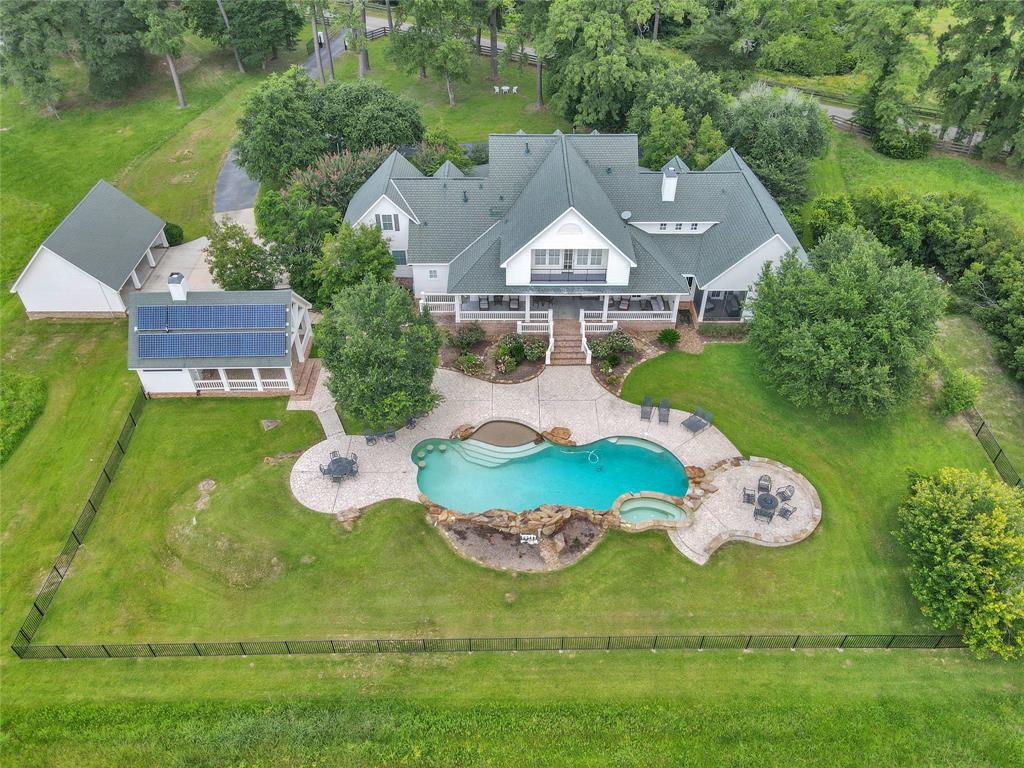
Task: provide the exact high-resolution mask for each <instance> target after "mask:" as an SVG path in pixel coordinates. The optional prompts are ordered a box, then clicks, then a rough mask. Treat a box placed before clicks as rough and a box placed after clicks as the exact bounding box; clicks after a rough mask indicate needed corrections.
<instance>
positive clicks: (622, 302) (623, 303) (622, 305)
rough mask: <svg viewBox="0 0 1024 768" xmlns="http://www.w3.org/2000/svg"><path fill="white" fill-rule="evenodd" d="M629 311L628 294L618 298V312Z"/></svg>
mask: <svg viewBox="0 0 1024 768" xmlns="http://www.w3.org/2000/svg"><path fill="white" fill-rule="evenodd" d="M628 311H629V296H623V297H621V298H620V299H619V312H628Z"/></svg>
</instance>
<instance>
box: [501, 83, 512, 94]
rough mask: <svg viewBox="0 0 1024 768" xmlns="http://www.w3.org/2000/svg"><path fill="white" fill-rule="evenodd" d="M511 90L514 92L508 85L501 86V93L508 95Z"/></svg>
mask: <svg viewBox="0 0 1024 768" xmlns="http://www.w3.org/2000/svg"><path fill="white" fill-rule="evenodd" d="M511 90H512V89H511V88H510V87H509V86H507V85H503V86H501V92H502V93H508V92H509V91H511Z"/></svg>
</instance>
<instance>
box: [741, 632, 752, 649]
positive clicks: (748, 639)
mask: <svg viewBox="0 0 1024 768" xmlns="http://www.w3.org/2000/svg"><path fill="white" fill-rule="evenodd" d="M753 639H754V636H753V635H747V644H746V645H744V646H743V650H744V651H746V650H748V649H749V648H750V641H751V640H753Z"/></svg>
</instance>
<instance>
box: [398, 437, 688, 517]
mask: <svg viewBox="0 0 1024 768" xmlns="http://www.w3.org/2000/svg"><path fill="white" fill-rule="evenodd" d="M412 459H413V462H414V463H416V464H417V466H419V473H418V475H417V478H416V481H417V484H418V485H419V489H420V491H422V492H423V494H424V495H425V496H427V498H429V499H430V500H431V501H433V502H434V503H436V504H440V505H442V506H444V507H447V508H448V509H451V510H453V511H455V512H462V513H465V514H476V513H478V512H485V511H487V510H488V509H508V510H512V511H513V512H525V511H527V510H530V509H534V508H536V507H539V506H540V505H542V504H566V505H571V506H576V507H584V508H588V509H597V510H604V509H610V508H611V506H612V504H613V503H614V502H615V500H616V499H617V498H618V497H619V496H621V495H622V494H624V493H639V492H640V491H658V492H660V493H664V494H667V495H669V496H683V495H685V494H686V489H687V479H686V472H685V471H684V470H683V465H682V464H681V463H680V462H679V460H678V459H677V458H676V457H675V456H673V455H672V453H671V452H669V451H667V450H665V449H664V448H662V447H661V446H660V445H658V444H657V443H652V442H650V441H649V440H641V439H639V438H634V437H610V438H606V439H604V440H598V441H597V442H594V443H588V444H587V445H582V446H578V447H571V448H570V447H565V446H561V445H556V444H554V443H551V442H548V441H544V442H541V443H537V444H533V443H530V444H528V445H520V446H516V447H500V446H494V445H489V444H487V443H483V442H480V441H478V440H472V439H470V440H442V439H431V440H424V441H422V442H420V443H419V444H418V445H417V446H416V447H415V448H414V449H413V453H412Z"/></svg>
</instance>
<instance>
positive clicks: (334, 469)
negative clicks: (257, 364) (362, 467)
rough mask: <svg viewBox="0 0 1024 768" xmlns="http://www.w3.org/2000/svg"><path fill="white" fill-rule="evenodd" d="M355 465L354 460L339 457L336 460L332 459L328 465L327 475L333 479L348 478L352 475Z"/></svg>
mask: <svg viewBox="0 0 1024 768" xmlns="http://www.w3.org/2000/svg"><path fill="white" fill-rule="evenodd" d="M354 465H355V462H354V461H352V459H346V458H345V457H344V456H339V457H338V458H336V459H331V461H330V463H329V464H328V465H327V474H328V475H330V476H331V477H348V476H349V475H351V474H352V467H353V466H354Z"/></svg>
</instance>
